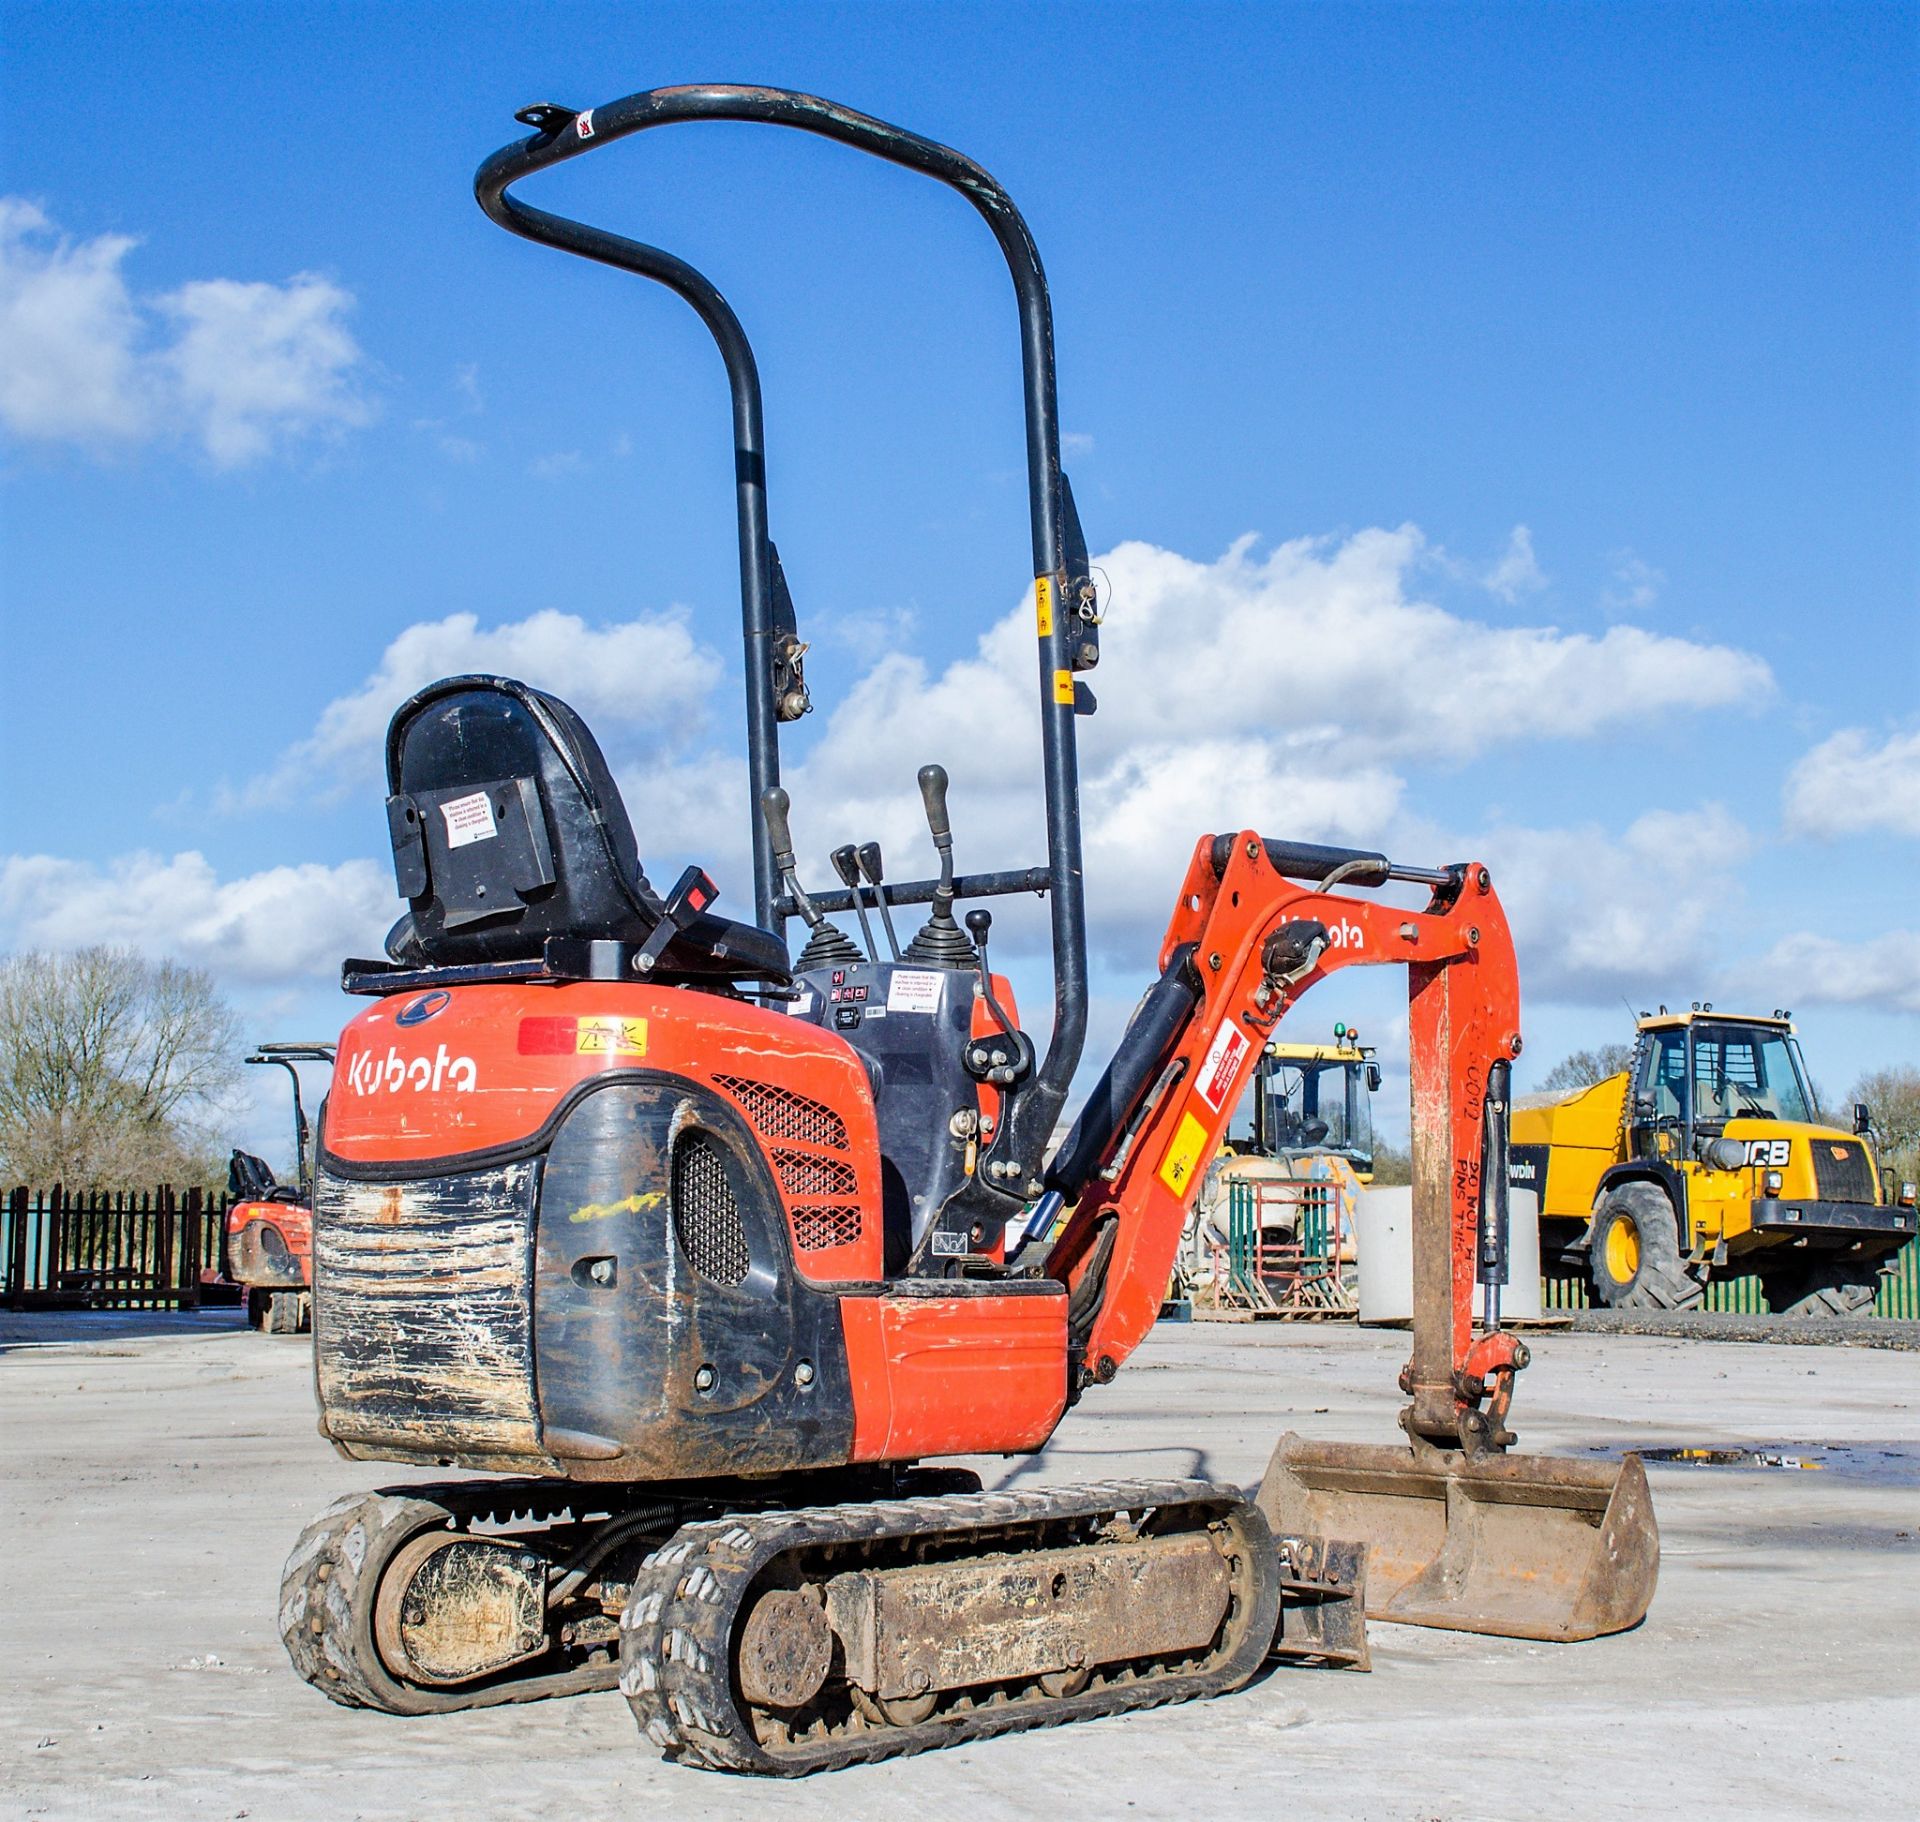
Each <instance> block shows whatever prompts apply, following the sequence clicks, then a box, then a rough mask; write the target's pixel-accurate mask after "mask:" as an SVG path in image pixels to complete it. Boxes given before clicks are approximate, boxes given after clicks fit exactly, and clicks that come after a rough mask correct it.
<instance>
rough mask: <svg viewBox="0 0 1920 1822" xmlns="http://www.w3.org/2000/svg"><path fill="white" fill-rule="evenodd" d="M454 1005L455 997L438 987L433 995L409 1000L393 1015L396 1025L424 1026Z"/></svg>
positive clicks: (428, 994) (423, 995)
mask: <svg viewBox="0 0 1920 1822" xmlns="http://www.w3.org/2000/svg"><path fill="white" fill-rule="evenodd" d="M452 1004H453V995H452V994H451V993H449V992H447V990H446V989H445V988H444V987H436V988H435V989H434V990H433V992H431V993H423V994H421V996H420V997H419V998H418V999H417V1000H409V1001H407V1003H406V1004H405V1005H404V1006H402V1007H401V1008H400V1010H399V1011H398V1012H396V1013H395V1014H394V1015H393V1022H394V1023H395V1024H396V1025H424V1024H425V1023H426V1022H427V1020H428V1019H430V1018H433V1017H435V1016H437V1015H438V1014H440V1013H442V1012H445V1011H446V1009H447V1008H448V1007H449V1006H450V1005H452Z"/></svg>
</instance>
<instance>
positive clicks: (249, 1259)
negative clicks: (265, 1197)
mask: <svg viewBox="0 0 1920 1822" xmlns="http://www.w3.org/2000/svg"><path fill="white" fill-rule="evenodd" d="M267 1228H272V1229H273V1231H274V1232H275V1233H277V1234H278V1235H279V1236H280V1240H281V1244H282V1247H283V1248H284V1251H283V1253H282V1254H281V1255H280V1257H279V1258H277V1259H276V1257H275V1255H274V1253H273V1252H272V1251H270V1250H269V1245H268V1242H267V1240H266V1239H265V1237H264V1230H265V1229H267ZM227 1235H228V1241H227V1253H228V1267H227V1269H228V1276H229V1277H231V1278H232V1280H233V1282H234V1283H236V1284H246V1285H257V1286H260V1287H261V1288H263V1289H272V1290H290V1289H292V1288H293V1287H294V1286H296V1285H302V1286H304V1285H307V1284H310V1283H312V1281H313V1211H312V1210H311V1209H309V1208H306V1207H303V1206H302V1205H301V1204H300V1203H298V1202H236V1203H234V1204H233V1206H232V1207H231V1208H229V1209H228V1210H227Z"/></svg>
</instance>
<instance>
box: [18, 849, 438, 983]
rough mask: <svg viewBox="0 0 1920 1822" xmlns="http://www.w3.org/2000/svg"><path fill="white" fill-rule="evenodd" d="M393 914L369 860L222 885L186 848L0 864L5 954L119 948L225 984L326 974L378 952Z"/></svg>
mask: <svg viewBox="0 0 1920 1822" xmlns="http://www.w3.org/2000/svg"><path fill="white" fill-rule="evenodd" d="M400 908H401V907H400V905H399V903H398V901H397V900H396V899H395V897H394V890H393V876H392V874H391V873H390V872H389V871H388V870H387V869H386V868H384V867H379V866H376V865H375V864H374V863H373V862H372V861H368V860H350V861H347V862H345V863H343V864H342V865H340V866H337V867H329V866H322V865H320V864H319V863H317V862H312V861H309V862H304V863H302V864H300V865H298V866H290V867H270V868H267V869H266V870H265V871H263V872H260V873H252V874H247V875H244V876H242V877H240V878H238V879H229V880H222V879H221V878H220V877H219V876H218V874H216V873H215V871H214V869H213V867H212V866H211V865H210V864H209V862H208V861H207V860H206V858H205V857H204V856H203V855H201V854H198V853H194V852H191V851H189V852H186V853H182V854H175V855H173V856H172V857H171V858H167V857H165V856H163V855H158V854H147V853H140V854H129V855H123V856H121V857H120V858H119V859H117V860H114V861H112V862H110V863H109V864H108V865H106V866H104V867H99V866H94V865H91V864H89V863H87V862H85V861H77V860H67V859H63V858H60V857H57V856H54V855H51V854H23V855H12V856H9V857H8V858H6V859H5V860H0V933H4V942H5V946H6V947H8V948H11V949H74V948H81V947H84V946H85V945H87V944H89V943H126V944H130V945H131V946H132V947H134V948H136V949H140V950H142V951H144V952H146V953H148V954H151V955H156V956H158V955H168V956H173V957H176V958H177V959H179V960H181V961H185V962H188V963H191V964H193V965H195V966H197V967H205V968H208V969H211V970H212V971H213V972H214V974H215V975H216V976H217V977H218V978H220V979H221V980H222V981H223V982H231V981H239V982H244V983H250V984H274V983H289V982H297V981H301V980H313V979H324V978H328V977H332V976H335V975H337V973H338V970H339V967H340V963H341V961H342V959H343V958H344V957H346V956H348V955H378V954H379V953H380V943H381V940H382V938H383V937H384V936H385V935H386V931H387V926H388V925H389V924H391V923H392V922H393V920H394V918H395V916H396V915H397V914H398V912H399V910H400Z"/></svg>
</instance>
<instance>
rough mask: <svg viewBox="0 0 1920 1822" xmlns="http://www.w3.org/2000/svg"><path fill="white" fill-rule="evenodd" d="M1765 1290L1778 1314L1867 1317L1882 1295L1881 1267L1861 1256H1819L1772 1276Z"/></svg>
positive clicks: (1768, 1299) (1768, 1300)
mask: <svg viewBox="0 0 1920 1822" xmlns="http://www.w3.org/2000/svg"><path fill="white" fill-rule="evenodd" d="M1766 1291H1767V1302H1768V1303H1769V1304H1770V1305H1771V1306H1772V1309H1773V1313H1774V1314H1775V1315H1776V1316H1864V1315H1866V1314H1868V1312H1869V1311H1871V1310H1872V1308H1873V1300H1874V1298H1876V1297H1877V1296H1879V1294H1880V1267H1879V1265H1878V1263H1877V1262H1872V1261H1862V1260H1859V1259H1816V1260H1814V1261H1813V1262H1812V1263H1810V1264H1808V1265H1804V1266H1802V1267H1800V1269H1799V1270H1797V1271H1792V1272H1780V1273H1778V1274H1777V1275H1775V1276H1772V1277H1770V1278H1769V1279H1768V1281H1767V1286H1766Z"/></svg>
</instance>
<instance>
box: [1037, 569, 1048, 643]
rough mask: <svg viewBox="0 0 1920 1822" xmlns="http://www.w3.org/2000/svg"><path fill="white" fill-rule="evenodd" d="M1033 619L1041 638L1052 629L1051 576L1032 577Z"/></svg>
mask: <svg viewBox="0 0 1920 1822" xmlns="http://www.w3.org/2000/svg"><path fill="white" fill-rule="evenodd" d="M1033 621H1034V625H1035V626H1037V627H1038V628H1039V629H1040V637H1041V638H1042V639H1044V638H1046V636H1047V635H1048V634H1049V633H1050V632H1052V631H1053V578H1052V577H1051V576H1035V577H1034V579H1033Z"/></svg>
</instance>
